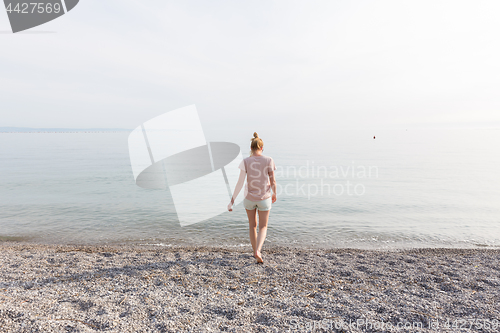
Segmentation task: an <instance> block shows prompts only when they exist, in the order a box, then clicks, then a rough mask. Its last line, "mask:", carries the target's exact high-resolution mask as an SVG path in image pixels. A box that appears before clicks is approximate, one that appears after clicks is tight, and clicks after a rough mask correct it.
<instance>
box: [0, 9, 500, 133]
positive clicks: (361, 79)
mask: <svg viewBox="0 0 500 333" xmlns="http://www.w3.org/2000/svg"><path fill="white" fill-rule="evenodd" d="M498 13H500V1H498V0H492V1H457V0H452V1H451V0H450V1H441V0H432V1H422V0H419V1H401V0H394V1H382V0H376V1H357V0H356V1H334V0H328V1H310V0H308V1H290V0H286V1H278V2H274V1H269V0H252V1H213V0H212V1H185V0H183V1H180V0H179V1H166V0H142V1H138V0H81V1H80V3H79V4H78V6H76V7H75V8H74V9H73V10H72V11H71V12H69V13H68V14H66V15H64V16H62V17H60V18H58V19H56V20H54V21H52V22H49V23H47V24H44V25H42V26H39V27H35V28H33V29H31V30H28V33H19V34H11V33H8V32H9V31H10V25H9V22H8V18H7V14H6V12H5V11H4V10H0V32H1V33H0V116H1V117H0V119H1V121H0V127H2V126H18V127H80V128H81V127H120V128H134V127H136V126H138V125H139V124H141V123H142V122H144V121H146V120H148V119H150V118H152V117H154V116H156V115H159V114H161V113H164V112H167V111H169V110H173V109H175V108H178V107H182V106H186V105H190V104H196V106H197V108H198V111H199V114H200V117H201V119H202V122H203V126H204V127H206V128H210V129H216V128H224V127H226V126H230V127H232V128H255V129H257V128H258V129H260V128H267V129H270V128H272V127H273V126H274V127H275V128H278V129H287V128H290V129H300V128H315V127H320V128H413V127H440V126H444V127H449V126H458V127H478V126H484V127H500V61H499V60H498V59H500V36H499V35H500V20H498ZM35 32H38V33H35ZM40 32H51V33H40Z"/></svg>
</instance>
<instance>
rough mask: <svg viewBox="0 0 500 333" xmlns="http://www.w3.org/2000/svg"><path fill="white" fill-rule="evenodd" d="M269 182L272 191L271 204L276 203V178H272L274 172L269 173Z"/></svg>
mask: <svg viewBox="0 0 500 333" xmlns="http://www.w3.org/2000/svg"><path fill="white" fill-rule="evenodd" d="M269 181H270V182H271V189H272V190H273V199H272V200H273V203H275V202H276V178H275V177H274V170H271V171H269Z"/></svg>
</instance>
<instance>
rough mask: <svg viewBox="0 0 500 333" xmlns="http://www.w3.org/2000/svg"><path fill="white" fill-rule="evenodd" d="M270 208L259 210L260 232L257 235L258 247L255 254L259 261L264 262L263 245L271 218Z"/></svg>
mask: <svg viewBox="0 0 500 333" xmlns="http://www.w3.org/2000/svg"><path fill="white" fill-rule="evenodd" d="M269 212H270V211H269V210H267V211H260V210H259V234H258V236H257V248H256V249H255V253H254V256H255V258H257V261H258V262H263V260H262V255H261V253H260V251H262V245H264V240H265V239H266V235H267V221H268V220H269Z"/></svg>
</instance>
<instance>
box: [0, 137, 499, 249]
mask: <svg viewBox="0 0 500 333" xmlns="http://www.w3.org/2000/svg"><path fill="white" fill-rule="evenodd" d="M252 133H253V132H252V131H249V133H241V132H230V131H224V132H220V131H218V132H216V131H214V132H210V131H206V135H207V138H208V139H209V140H210V141H229V142H235V143H237V144H239V145H240V146H241V147H242V150H243V154H244V156H247V151H248V148H247V147H248V145H249V139H250V136H251V134H252ZM245 134H246V135H245ZM259 134H260V136H261V137H262V138H263V139H264V141H265V151H264V153H265V154H266V155H269V156H272V157H273V158H274V160H275V163H276V165H277V166H278V170H277V181H278V184H279V192H280V193H279V195H278V202H277V203H276V204H275V205H274V206H273V209H272V211H271V218H270V224H269V230H268V242H269V243H270V244H271V243H272V244H281V245H289V244H294V245H296V246H307V247H358V248H388V247H389V248H395V247H428V246H430V247H500V174H499V171H498V170H500V155H499V154H498V147H499V146H500V131H498V130H418V131H417V130H408V131H404V130H401V131H396V130H392V131H390V130H385V131H376V132H372V131H347V130H346V131H301V132H300V133H299V134H298V133H297V131H269V132H268V133H265V132H261V133H259ZM373 135H376V139H375V140H374V139H373ZM127 137H128V132H118V133H105V132H104V133H2V134H0V175H1V176H0V177H1V178H0V199H1V201H0V212H1V216H0V240H8V239H25V240H29V241H33V242H53V243H78V244H81V243H87V244H88V243H91V244H95V243H100V244H104V243H107V244H110V243H122V242H135V243H140V244H146V243H147V244H158V245H159V246H169V245H172V244H197V245H201V244H204V245H206V244H215V245H222V244H223V245H229V246H242V244H245V245H246V246H249V245H248V238H247V237H248V236H247V235H248V229H247V223H248V222H247V218H246V213H245V210H244V208H243V207H242V205H241V204H240V205H238V206H237V207H236V208H235V210H234V211H233V212H231V213H229V212H224V213H222V214H221V215H219V216H217V217H215V218H213V219H211V220H208V221H205V222H202V223H198V224H194V225H191V226H187V227H180V225H179V223H178V222H177V219H176V215H175V210H174V207H173V204H172V201H171V197H170V193H169V192H168V190H146V189H142V188H140V187H138V186H136V185H135V183H134V179H133V176H132V171H131V167H130V160H129V156H128V148H127Z"/></svg>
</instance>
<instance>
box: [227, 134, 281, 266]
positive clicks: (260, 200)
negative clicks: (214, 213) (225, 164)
mask: <svg viewBox="0 0 500 333" xmlns="http://www.w3.org/2000/svg"><path fill="white" fill-rule="evenodd" d="M250 140H251V141H252V143H251V144H250V148H251V149H252V151H251V152H250V157H247V158H245V159H243V161H241V164H240V166H239V168H240V169H241V172H240V178H239V179H238V183H237V184H236V187H235V188H234V194H233V197H232V198H231V202H230V203H229V205H228V206H227V209H228V210H229V211H230V212H231V211H232V210H233V204H234V199H235V198H236V197H237V196H238V194H239V193H240V191H241V188H242V187H243V183H244V182H245V174H246V178H247V186H246V188H245V199H244V200H243V206H245V209H246V211H247V215H248V223H249V227H250V230H249V232H250V243H252V248H253V256H254V257H255V258H256V259H257V262H259V263H263V262H264V261H263V260H262V254H261V250H262V245H263V244H264V240H265V239H266V234H267V221H268V219H269V211H270V210H271V203H275V202H276V180H275V178H274V170H276V166H275V165H274V161H273V159H272V158H271V157H268V156H264V155H262V152H263V151H264V142H263V141H262V139H261V138H259V135H258V134H257V132H255V133H253V138H252V139H250ZM271 190H272V192H271ZM257 209H258V210H259V234H258V235H257Z"/></svg>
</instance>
